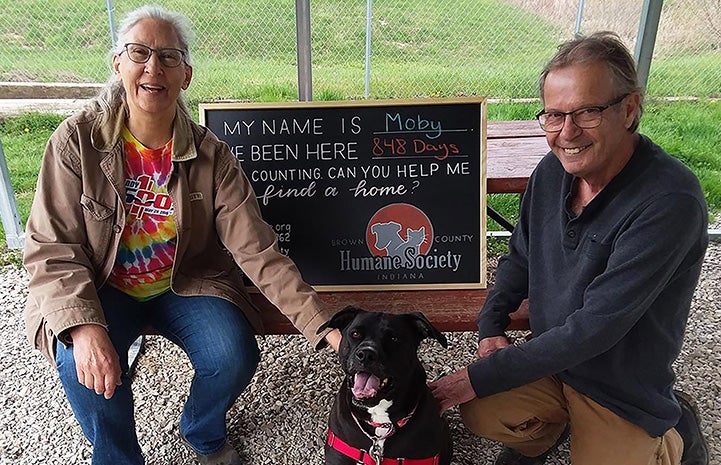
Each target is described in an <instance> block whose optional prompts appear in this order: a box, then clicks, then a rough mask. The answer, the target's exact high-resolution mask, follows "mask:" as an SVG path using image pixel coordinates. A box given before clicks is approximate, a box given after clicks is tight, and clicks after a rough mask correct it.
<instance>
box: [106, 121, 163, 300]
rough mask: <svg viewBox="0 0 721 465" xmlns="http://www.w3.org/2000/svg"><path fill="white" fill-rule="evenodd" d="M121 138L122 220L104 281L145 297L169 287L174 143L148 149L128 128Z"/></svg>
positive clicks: (159, 292)
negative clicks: (124, 211)
mask: <svg viewBox="0 0 721 465" xmlns="http://www.w3.org/2000/svg"><path fill="white" fill-rule="evenodd" d="M123 139H124V141H125V191H126V199H125V204H126V209H127V219H126V221H125V228H124V229H123V233H122V237H121V239H120V246H119V248H118V256H117V258H116V260H115V265H114V267H113V271H112V273H111V274H110V277H109V278H108V283H109V284H110V285H111V286H113V287H115V288H118V289H120V290H121V291H123V292H125V293H126V294H128V295H130V296H132V297H134V298H136V299H138V300H148V299H151V298H153V297H155V296H157V295H160V294H162V293H163V292H165V291H167V290H168V289H170V275H171V272H172V270H173V258H174V256H175V245H176V237H177V229H176V225H175V216H174V215H173V213H174V207H173V200H172V198H171V197H170V195H169V194H168V189H167V186H168V180H169V179H170V173H171V170H172V162H171V153H172V146H173V144H172V142H173V141H172V140H170V141H169V142H168V143H167V144H165V145H164V146H163V147H160V148H157V149H149V148H146V147H144V146H143V144H141V143H140V142H139V141H138V140H137V139H136V138H135V137H134V136H133V135H132V134H131V133H130V131H128V129H127V128H125V129H124V130H123Z"/></svg>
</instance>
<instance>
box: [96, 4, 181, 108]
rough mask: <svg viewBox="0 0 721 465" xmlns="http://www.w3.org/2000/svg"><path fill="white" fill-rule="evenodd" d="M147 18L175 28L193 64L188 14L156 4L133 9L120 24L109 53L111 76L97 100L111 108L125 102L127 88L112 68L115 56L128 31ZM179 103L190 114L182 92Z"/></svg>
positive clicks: (123, 45)
mask: <svg viewBox="0 0 721 465" xmlns="http://www.w3.org/2000/svg"><path fill="white" fill-rule="evenodd" d="M146 19H154V20H157V21H162V22H165V23H167V24H169V25H170V26H171V27H172V28H173V30H175V34H176V35H177V36H178V41H179V42H180V49H181V50H183V52H185V63H186V64H187V65H189V66H192V59H191V55H190V44H191V42H192V41H193V39H194V35H193V31H192V29H191V26H190V20H189V19H188V18H187V17H186V16H184V15H182V14H180V13H177V12H175V11H170V10H167V9H165V8H163V7H161V6H156V5H145V6H141V7H140V8H137V9H135V10H133V11H131V12H130V13H128V14H127V16H125V18H124V19H123V21H122V22H121V23H120V26H118V31H117V40H116V43H115V44H114V45H113V48H112V49H111V50H110V53H109V54H108V59H109V61H110V66H111V72H110V77H109V78H108V80H107V82H106V83H105V86H104V87H103V88H102V89H101V90H100V92H99V94H98V97H97V100H99V101H101V102H102V103H104V105H108V106H110V108H115V107H116V106H117V105H120V104H124V102H125V88H124V87H123V83H122V82H121V81H120V80H118V79H117V77H116V76H115V73H114V72H113V70H112V59H113V56H114V55H116V54H119V53H120V52H122V51H123V48H124V47H125V44H126V43H127V41H128V33H129V32H130V30H131V29H132V28H133V27H135V25H136V24H138V23H139V22H141V21H143V20H146ZM178 104H179V105H180V108H181V110H183V111H184V112H185V113H186V114H188V115H190V111H189V110H188V107H187V105H186V104H185V102H184V101H183V98H182V94H181V95H180V96H179V97H178Z"/></svg>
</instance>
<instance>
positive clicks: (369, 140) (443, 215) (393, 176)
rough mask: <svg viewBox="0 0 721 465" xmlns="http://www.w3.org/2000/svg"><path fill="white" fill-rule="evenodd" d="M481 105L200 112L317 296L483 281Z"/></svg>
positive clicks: (455, 102) (203, 108) (236, 106)
mask: <svg viewBox="0 0 721 465" xmlns="http://www.w3.org/2000/svg"><path fill="white" fill-rule="evenodd" d="M485 105H486V102H485V99H483V98H458V99H437V100H436V99H433V100H430V99H428V100H390V101H379V100H378V101H362V102H352V101H351V102H313V103H290V104H288V103H284V104H257V103H255V104H247V103H214V104H201V105H200V121H201V124H203V125H205V126H207V127H208V128H209V129H210V130H212V131H213V132H214V133H215V134H216V135H217V136H218V137H219V138H220V139H221V140H223V141H225V142H226V143H227V144H228V146H229V147H230V150H231V152H232V153H233V154H234V155H235V157H236V158H237V159H238V160H239V161H240V164H241V166H242V168H243V171H244V172H245V173H246V175H247V176H248V178H249V179H250V182H251V184H252V185H253V188H254V190H255V193H256V196H257V197H258V202H259V204H260V208H261V211H262V214H263V217H264V219H265V220H266V221H267V222H268V223H269V224H270V225H271V226H272V227H273V228H274V229H275V231H276V233H277V234H278V240H279V245H280V248H281V250H282V252H283V253H286V254H288V255H289V256H290V257H291V258H292V259H293V260H294V261H295V263H296V264H297V265H298V268H299V269H300V270H301V273H302V274H303V278H304V279H305V280H306V281H307V282H308V283H310V284H311V285H313V287H314V288H315V289H317V290H319V291H338V290H351V289H352V290H395V289H478V288H484V287H485V286H486V253H485V251H486V234H485V229H486V228H485V226H486V224H485V221H486V214H485V213H486V202H485V198H486V196H485V184H486V183H485V173H486V169H485V167H486V153H485V152H486V150H485V146H486V144H485V141H486V107H485Z"/></svg>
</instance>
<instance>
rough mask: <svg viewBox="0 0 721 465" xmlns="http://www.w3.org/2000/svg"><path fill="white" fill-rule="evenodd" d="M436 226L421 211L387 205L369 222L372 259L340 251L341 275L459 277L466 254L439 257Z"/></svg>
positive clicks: (367, 229) (403, 204) (401, 204)
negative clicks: (448, 274) (435, 273)
mask: <svg viewBox="0 0 721 465" xmlns="http://www.w3.org/2000/svg"><path fill="white" fill-rule="evenodd" d="M434 242H435V241H434V231H433V224H432V223H431V221H430V219H429V218H428V216H427V215H426V214H425V213H424V212H423V211H422V210H421V209H419V208H418V207H416V206H414V205H410V204H407V203H394V204H390V205H386V206H384V207H382V208H380V209H379V210H378V211H376V212H375V213H374V214H373V216H372V217H371V219H370V220H369V221H368V225H367V226H366V231H365V243H366V246H367V247H368V251H369V252H370V256H367V255H366V256H360V257H359V256H353V254H351V251H350V250H340V251H339V253H340V271H351V272H352V271H375V272H391V273H392V275H384V278H387V277H389V276H390V277H392V278H400V279H413V280H415V279H423V278H424V275H423V274H424V272H426V271H431V270H435V271H451V272H453V273H456V272H457V271H458V269H459V268H460V265H461V259H462V257H463V256H462V254H459V253H452V252H451V251H448V252H446V253H441V254H438V253H437V252H438V251H437V250H436V249H434V248H433V244H434Z"/></svg>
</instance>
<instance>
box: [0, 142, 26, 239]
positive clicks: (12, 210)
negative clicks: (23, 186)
mask: <svg viewBox="0 0 721 465" xmlns="http://www.w3.org/2000/svg"><path fill="white" fill-rule="evenodd" d="M0 171H1V172H2V175H0V213H2V222H3V228H4V229H5V242H7V245H8V248H10V249H22V248H23V247H24V245H25V232H24V231H23V225H22V223H21V222H20V213H19V212H18V205H17V203H16V202H15V193H14V192H13V187H12V184H11V183H10V172H9V171H8V165H7V162H6V161H5V152H4V151H3V144H2V141H0Z"/></svg>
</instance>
